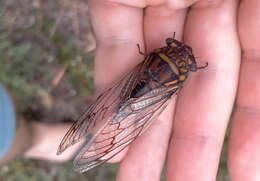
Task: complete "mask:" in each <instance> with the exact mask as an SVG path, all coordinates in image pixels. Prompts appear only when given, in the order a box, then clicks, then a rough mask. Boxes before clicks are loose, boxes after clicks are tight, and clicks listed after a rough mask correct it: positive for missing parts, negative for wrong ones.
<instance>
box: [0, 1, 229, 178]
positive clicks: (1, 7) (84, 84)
mask: <svg viewBox="0 0 260 181" xmlns="http://www.w3.org/2000/svg"><path fill="white" fill-rule="evenodd" d="M95 46H96V44H95V38H94V35H93V33H92V30H91V23H90V21H89V15H88V6H87V1H86V0H73V1H71V0H58V1H53V0H1V1H0V82H1V83H3V84H4V85H5V86H6V87H8V88H10V90H11V91H12V92H13V94H14V97H15V99H16V102H17V109H18V110H19V112H20V113H21V114H22V115H23V116H24V117H25V118H26V119H27V120H32V121H44V122H71V121H72V120H74V119H75V118H77V117H78V115H80V113H82V111H83V110H85V109H86V108H87V106H88V104H89V103H90V102H91V101H92V95H93V91H94V89H93V54H94V53H93V52H94V50H95ZM225 154H226V146H224V149H223V153H222V155H223V156H222V158H221V164H220V167H219V173H218V181H228V180H229V179H228V176H227V170H226V161H225V160H226V159H225ZM116 168H117V165H116V164H105V165H103V166H101V167H98V168H96V169H93V170H91V171H90V172H88V173H85V174H78V173H76V172H74V171H73V170H72V164H71V163H66V164H55V163H50V162H46V161H39V160H26V159H22V158H20V159H17V160H14V161H13V162H11V163H9V164H7V165H5V166H2V167H0V181H38V180H41V181H72V180H77V181H81V180H84V181H87V180H91V181H110V180H115V173H116ZM161 180H164V174H162V179H161Z"/></svg>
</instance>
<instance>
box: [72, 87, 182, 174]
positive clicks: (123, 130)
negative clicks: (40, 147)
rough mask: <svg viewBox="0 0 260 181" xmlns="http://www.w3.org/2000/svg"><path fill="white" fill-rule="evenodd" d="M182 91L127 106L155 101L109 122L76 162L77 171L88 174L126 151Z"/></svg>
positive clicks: (144, 97) (165, 93) (154, 96)
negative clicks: (171, 99) (92, 169)
mask: <svg viewBox="0 0 260 181" xmlns="http://www.w3.org/2000/svg"><path fill="white" fill-rule="evenodd" d="M178 89H179V88H178V87H176V89H175V90H171V91H168V90H165V91H162V92H160V93H158V94H157V95H149V93H147V94H146V95H144V96H142V97H140V98H138V99H132V100H130V101H129V102H128V103H126V104H128V105H129V106H133V105H141V104H140V103H144V102H145V101H148V100H150V99H154V100H155V101H153V104H152V105H149V106H146V107H143V108H140V109H137V110H136V111H133V112H132V113H131V114H129V115H126V116H125V117H124V118H123V119H121V120H119V121H116V122H114V121H110V122H108V124H106V125H105V126H104V127H103V129H102V130H101V131H100V132H99V134H98V135H97V136H96V137H95V138H94V139H92V140H91V141H90V142H88V143H86V144H85V145H84V147H83V148H82V149H81V151H80V152H79V154H78V155H77V156H76V158H75V160H74V169H75V170H76V171H78V172H85V171H88V170H89V169H91V168H93V167H96V166H98V165H100V164H102V163H104V162H106V161H107V160H109V159H110V158H112V157H113V156H115V155H116V154H117V153H119V152H120V151H122V150H123V149H124V148H125V147H127V146H128V145H129V144H130V143H131V142H133V141H134V140H135V139H136V138H137V137H138V136H139V135H140V134H142V133H143V132H144V130H145V129H146V128H148V127H149V125H150V124H151V123H152V121H153V120H154V119H156V118H157V117H158V116H159V115H160V114H161V112H162V111H163V110H164V109H165V107H166V106H167V103H168V100H169V98H170V97H171V96H172V94H173V93H176V92H177V90H178ZM126 107H127V106H126ZM126 109H127V108H126Z"/></svg>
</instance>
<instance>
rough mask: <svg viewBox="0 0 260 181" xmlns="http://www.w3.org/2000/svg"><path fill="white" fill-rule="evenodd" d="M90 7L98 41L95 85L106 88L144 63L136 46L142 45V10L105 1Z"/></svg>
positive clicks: (102, 0) (96, 0)
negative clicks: (140, 63) (140, 62)
mask: <svg viewBox="0 0 260 181" xmlns="http://www.w3.org/2000/svg"><path fill="white" fill-rule="evenodd" d="M89 6H90V14H91V21H92V24H93V29H94V32H95V35H96V39H97V49H96V52H95V54H96V55H95V85H96V88H97V89H100V88H102V89H103V88H104V87H107V86H108V85H109V84H111V82H113V81H114V80H115V79H118V78H120V77H122V74H124V73H125V72H127V71H129V70H131V68H133V67H134V66H135V65H136V64H137V63H138V61H141V59H142V56H141V55H140V54H138V49H137V46H136V44H137V43H139V44H141V46H142V44H143V14H142V13H143V11H142V9H140V8H135V7H130V6H125V5H120V4H118V3H113V2H111V1H104V0H91V1H90V2H89Z"/></svg>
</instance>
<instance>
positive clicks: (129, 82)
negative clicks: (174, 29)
mask: <svg viewBox="0 0 260 181" xmlns="http://www.w3.org/2000/svg"><path fill="white" fill-rule="evenodd" d="M145 62H146V61H144V62H143V63H141V64H139V65H137V66H136V67H135V68H134V70H133V71H131V72H130V73H129V74H128V75H127V76H125V77H124V78H123V79H121V80H120V81H119V82H118V83H116V84H115V85H114V86H113V87H111V88H109V89H107V90H106V91H105V92H103V93H102V94H101V95H100V96H99V97H98V98H97V99H96V101H95V102H94V103H93V104H92V105H90V107H89V109H88V110H87V111H86V112H85V113H83V114H82V115H81V116H80V117H79V119H78V120H77V121H76V122H75V123H74V124H73V125H72V126H71V128H70V129H69V130H68V132H67V133H66V135H65V136H64V137H63V139H62V141H61V143H60V145H59V148H58V151H57V155H59V154H61V153H62V152H63V151H65V150H66V149H67V148H68V147H70V146H72V145H74V144H75V143H77V142H79V141H81V140H82V139H83V138H84V139H85V140H84V141H85V142H90V141H91V140H92V139H93V138H94V137H95V135H97V134H98V133H99V131H100V130H101V129H103V128H104V127H105V126H106V125H107V123H108V122H109V121H110V119H111V118H112V117H113V116H114V115H115V113H116V112H117V111H118V107H119V104H120V103H122V102H123V101H124V100H125V99H126V98H127V97H129V96H130V94H131V91H132V89H133V88H134V87H135V86H134V85H136V83H137V82H138V81H139V79H140V76H139V74H141V72H142V71H143V70H144V67H145Z"/></svg>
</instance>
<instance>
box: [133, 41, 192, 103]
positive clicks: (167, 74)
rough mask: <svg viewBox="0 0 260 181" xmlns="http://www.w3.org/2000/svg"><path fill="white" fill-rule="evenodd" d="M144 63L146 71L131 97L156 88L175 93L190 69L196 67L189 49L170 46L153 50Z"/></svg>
mask: <svg viewBox="0 0 260 181" xmlns="http://www.w3.org/2000/svg"><path fill="white" fill-rule="evenodd" d="M145 62H146V69H145V71H144V72H143V75H142V78H141V79H140V82H139V83H138V84H137V85H136V87H135V88H134V89H133V91H132V94H131V97H135V98H137V97H139V96H141V95H144V94H146V93H147V92H149V91H151V90H153V89H155V88H158V87H164V88H167V89H168V90H169V91H172V92H176V91H177V90H178V89H179V88H180V86H181V85H182V83H183V82H184V81H185V80H186V79H187V77H188V75H189V72H190V71H192V70H191V69H190V67H192V66H195V67H196V62H195V58H194V56H193V54H192V52H191V49H189V48H186V47H175V46H171V45H168V46H166V47H163V48H159V49H156V50H154V51H153V52H152V53H150V54H149V55H148V56H147V57H146V59H145ZM193 64H195V65H193ZM191 65H192V66H191Z"/></svg>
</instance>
